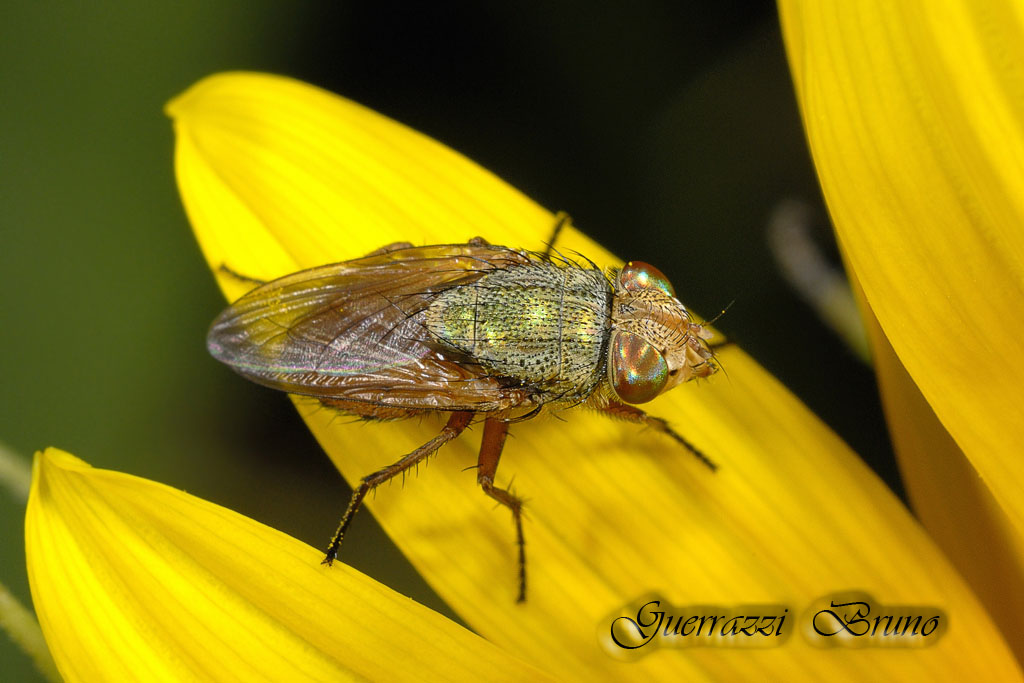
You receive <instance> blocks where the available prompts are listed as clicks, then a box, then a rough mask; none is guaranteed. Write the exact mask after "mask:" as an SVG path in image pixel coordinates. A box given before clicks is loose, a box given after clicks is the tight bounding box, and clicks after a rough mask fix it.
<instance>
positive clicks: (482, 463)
mask: <svg viewBox="0 0 1024 683" xmlns="http://www.w3.org/2000/svg"><path fill="white" fill-rule="evenodd" d="M506 436H508V423H507V422H503V421H501V420H487V421H486V422H485V423H484V435H483V439H482V440H481V443H480V458H479V460H478V464H479V467H478V469H477V473H476V481H477V483H478V484H480V488H482V489H483V490H484V493H486V494H487V495H488V496H490V497H491V498H493V499H494V500H496V501H498V502H499V503H501V504H502V505H504V506H505V507H507V508H508V509H509V510H511V511H512V522H513V524H515V527H516V543H517V544H518V546H519V595H518V596H517V597H516V602H525V601H526V543H525V542H524V541H523V499H522V498H519V497H518V496H516V495H515V494H513V493H512V492H511V491H509V490H508V489H503V488H499V487H497V486H495V485H494V473H495V472H496V471H497V469H498V461H499V460H500V459H501V450H502V448H503V447H504V446H505V437H506Z"/></svg>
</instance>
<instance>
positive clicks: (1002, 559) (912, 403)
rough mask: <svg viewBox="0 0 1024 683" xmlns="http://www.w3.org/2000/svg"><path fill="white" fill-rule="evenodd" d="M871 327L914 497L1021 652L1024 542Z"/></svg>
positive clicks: (918, 508) (886, 400)
mask: <svg viewBox="0 0 1024 683" xmlns="http://www.w3.org/2000/svg"><path fill="white" fill-rule="evenodd" d="M868 323H869V324H868V330H869V334H870V335H871V341H872V347H873V348H874V349H875V367H876V368H877V369H878V376H879V383H880V385H881V387H880V388H881V391H882V398H883V400H884V403H885V409H886V414H887V416H888V419H889V424H890V430H891V431H892V434H893V441H894V446H895V448H896V453H897V455H898V457H899V463H900V472H901V473H902V478H903V483H904V485H905V486H906V489H907V494H908V495H909V497H910V501H911V503H912V504H913V506H914V509H915V510H916V511H917V514H918V517H920V519H921V521H922V523H923V524H924V525H925V527H926V528H927V529H928V531H929V532H930V533H931V535H932V536H933V537H934V538H935V540H936V542H937V543H938V544H939V547H941V548H942V549H943V550H944V551H945V552H946V555H948V556H949V557H950V559H951V560H952V561H953V564H954V565H955V566H956V568H957V569H958V570H959V571H960V573H961V574H962V575H963V576H964V578H966V579H967V580H968V581H969V582H970V584H971V587H972V588H973V589H974V592H975V593H976V594H977V595H978V597H979V598H980V599H981V601H982V603H983V604H984V605H985V606H986V608H987V609H988V610H989V613H990V614H991V615H992V618H993V620H994V621H995V622H996V624H997V625H998V626H999V627H1000V629H1001V630H1002V632H1003V633H1004V634H1005V636H1006V639H1007V641H1008V643H1009V645H1010V646H1011V647H1012V648H1014V651H1015V652H1016V653H1017V654H1018V656H1019V655H1020V654H1021V653H1024V635H1022V634H1024V591H1020V590H1008V587H1011V586H1022V585H1024V545H1022V539H1021V536H1020V534H1019V533H1017V530H1016V529H1015V528H1014V527H1013V525H1012V524H1010V520H1009V519H1008V518H1007V516H1006V514H1005V512H1004V511H1003V509H1002V508H1001V507H1000V506H999V505H998V503H997V502H996V501H995V499H994V498H993V497H992V492H991V491H990V490H989V489H988V487H987V486H985V484H984V483H983V482H982V481H981V478H980V477H979V476H978V473H977V471H976V470H974V468H973V467H971V463H970V461H968V460H967V459H966V458H964V455H963V452H962V451H961V450H960V449H959V448H957V445H956V443H955V442H954V441H953V439H952V438H950V436H949V432H947V431H946V430H945V429H944V428H943V426H942V424H941V423H940V422H939V421H938V419H936V417H935V413H933V412H932V410H931V407H930V406H929V405H928V402H927V401H925V400H924V397H923V396H921V392H920V391H919V390H918V388H917V386H916V385H915V384H914V382H913V381H912V380H911V379H910V376H909V375H908V374H907V371H906V369H905V368H904V367H903V366H902V365H901V364H900V361H899V358H897V356H896V354H895V353H894V352H893V350H892V347H891V346H889V344H888V342H887V340H886V339H885V335H883V334H882V331H881V330H880V329H879V327H878V323H877V321H875V320H873V319H869V321H868Z"/></svg>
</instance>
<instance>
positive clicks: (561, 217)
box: [544, 211, 572, 256]
mask: <svg viewBox="0 0 1024 683" xmlns="http://www.w3.org/2000/svg"><path fill="white" fill-rule="evenodd" d="M569 225H572V218H570V216H569V214H567V213H566V212H565V211H559V212H558V213H556V214H555V227H554V229H553V230H552V231H551V238H550V239H549V240H548V241H547V246H545V247H544V255H545V256H550V255H551V250H552V249H554V248H555V242H557V241H558V236H559V234H561V232H562V230H563V229H564V228H565V227H566V226H569Z"/></svg>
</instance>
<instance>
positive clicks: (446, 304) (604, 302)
mask: <svg viewBox="0 0 1024 683" xmlns="http://www.w3.org/2000/svg"><path fill="white" fill-rule="evenodd" d="M610 297H611V293H610V291H609V287H608V284H607V281H606V280H605V278H604V276H603V275H602V274H601V272H600V271H598V270H592V269H583V268H578V267H575V268H574V267H558V266H555V265H553V264H550V263H536V264H531V265H528V266H520V267H514V268H508V269H504V270H498V271H495V272H493V273H490V274H488V275H485V276H484V277H482V278H480V279H479V280H477V281H476V282H474V283H472V284H469V285H463V286H457V287H453V288H451V289H449V290H447V291H445V292H443V293H441V294H440V295H439V296H438V297H437V298H436V299H435V300H434V301H433V302H432V303H431V305H430V306H429V308H428V309H427V311H426V317H425V322H426V325H427V329H428V330H429V331H430V333H431V334H432V335H433V336H434V337H435V338H436V339H438V340H439V341H441V342H442V343H443V344H445V345H446V346H449V347H451V348H453V349H455V350H457V351H459V352H460V353H462V354H464V355H466V356H469V357H470V358H471V359H472V360H473V361H474V362H477V363H479V364H480V365H481V366H483V367H484V368H485V369H486V370H487V372H488V373H490V374H494V375H500V376H504V377H509V378H512V379H515V380H518V381H519V382H520V383H521V384H523V385H528V386H533V387H535V388H536V389H537V390H538V393H539V394H541V398H545V396H544V395H547V400H555V399H557V398H562V397H564V398H566V399H569V400H575V399H579V398H583V397H585V396H586V395H587V394H589V393H590V391H591V390H592V389H593V387H594V385H595V384H596V383H597V382H598V381H599V380H600V378H601V376H602V371H603V367H602V366H603V362H602V354H603V351H604V344H605V340H606V338H607V335H608V330H609V329H610V317H609V302H610Z"/></svg>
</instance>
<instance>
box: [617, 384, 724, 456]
mask: <svg viewBox="0 0 1024 683" xmlns="http://www.w3.org/2000/svg"><path fill="white" fill-rule="evenodd" d="M599 410H600V411H601V412H602V413H604V414H605V415H608V416H609V417H615V418H618V419H620V420H626V421H627V422H633V423H635V424H641V425H645V426H647V427H652V428H653V429H656V430H658V431H659V432H661V433H662V434H667V435H668V436H670V437H672V438H673V439H675V440H676V441H678V442H679V443H680V444H682V445H683V447H684V448H686V450H688V451H690V452H691V453H693V455H694V456H695V457H696V458H697V459H698V460H700V461H701V462H702V463H704V464H705V465H707V466H708V468H709V469H710V470H711V471H712V472H714V471H715V470H717V469H718V465H716V464H715V463H714V462H713V461H712V460H711V459H710V458H709V457H708V456H706V455H704V453H703V452H702V451H701V450H700V449H699V448H697V447H696V446H694V445H693V444H692V443H690V442H689V441H687V440H686V439H684V438H683V437H682V436H681V435H680V434H679V433H678V432H676V430H674V429H672V426H671V425H669V423H668V422H667V421H665V420H663V419H662V418H660V417H654V416H653V415H648V414H647V413H645V412H644V411H642V410H640V409H639V408H636V407H634V406H631V405H629V404H628V403H619V402H618V401H609V402H608V405H606V406H604V407H602V408H599Z"/></svg>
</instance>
